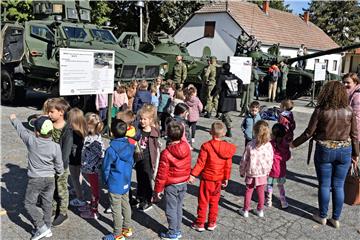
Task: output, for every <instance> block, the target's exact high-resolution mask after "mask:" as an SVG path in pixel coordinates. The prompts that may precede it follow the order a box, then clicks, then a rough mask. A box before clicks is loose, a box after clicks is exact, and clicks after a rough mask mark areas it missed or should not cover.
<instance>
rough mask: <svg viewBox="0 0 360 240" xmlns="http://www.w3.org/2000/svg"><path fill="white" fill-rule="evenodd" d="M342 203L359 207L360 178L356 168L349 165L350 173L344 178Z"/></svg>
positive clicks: (353, 165)
mask: <svg viewBox="0 0 360 240" xmlns="http://www.w3.org/2000/svg"><path fill="white" fill-rule="evenodd" d="M344 192H345V199H344V202H345V203H346V204H349V205H360V176H359V169H358V166H356V165H355V164H351V168H350V171H349V173H348V175H347V176H346V178H345V184H344Z"/></svg>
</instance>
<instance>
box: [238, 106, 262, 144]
mask: <svg viewBox="0 0 360 240" xmlns="http://www.w3.org/2000/svg"><path fill="white" fill-rule="evenodd" d="M260 120H261V116H260V103H259V102H258V101H253V102H251V103H250V106H249V111H248V112H247V113H246V114H245V117H244V120H243V122H242V123H241V130H242V131H243V133H244V137H245V147H246V145H247V144H248V143H249V142H250V141H251V140H253V139H254V132H253V128H254V126H255V123H257V122H258V121H260Z"/></svg>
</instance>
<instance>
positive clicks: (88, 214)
mask: <svg viewBox="0 0 360 240" xmlns="http://www.w3.org/2000/svg"><path fill="white" fill-rule="evenodd" d="M80 217H82V218H85V219H98V218H99V214H98V213H97V212H93V211H87V212H82V213H80Z"/></svg>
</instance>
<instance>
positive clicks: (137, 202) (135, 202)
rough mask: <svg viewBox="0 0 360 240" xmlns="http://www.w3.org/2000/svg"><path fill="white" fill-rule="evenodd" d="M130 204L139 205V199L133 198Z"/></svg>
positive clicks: (132, 205)
mask: <svg viewBox="0 0 360 240" xmlns="http://www.w3.org/2000/svg"><path fill="white" fill-rule="evenodd" d="M130 206H131V207H139V201H138V200H137V199H135V198H132V199H131V200H130Z"/></svg>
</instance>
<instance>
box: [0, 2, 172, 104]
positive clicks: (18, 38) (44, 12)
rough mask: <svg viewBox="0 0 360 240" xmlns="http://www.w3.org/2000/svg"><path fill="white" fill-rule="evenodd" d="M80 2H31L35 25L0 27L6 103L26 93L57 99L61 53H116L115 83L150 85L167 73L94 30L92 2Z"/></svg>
mask: <svg viewBox="0 0 360 240" xmlns="http://www.w3.org/2000/svg"><path fill="white" fill-rule="evenodd" d="M76 2H77V3H75V1H65V0H63V1H33V14H34V17H35V20H30V21H26V22H24V23H22V24H19V23H10V22H2V25H1V29H2V32H1V35H2V41H1V44H2V46H1V52H0V56H1V101H2V102H7V103H12V102H14V101H15V100H18V99H22V98H23V97H24V95H23V93H24V91H25V89H31V90H33V91H37V92H43V93H46V94H52V95H58V94H59V49H60V48H78V49H100V50H113V51H115V81H122V82H126V81H130V80H132V79H146V80H152V79H154V78H155V77H156V76H158V75H159V73H160V72H163V71H164V70H163V68H164V67H165V66H166V65H167V63H166V61H165V60H163V59H161V58H159V57H156V56H152V55H150V54H146V53H143V52H140V51H136V50H130V49H127V48H121V47H120V46H119V44H118V42H117V39H116V38H115V36H114V35H113V33H112V32H111V28H110V27H107V26H97V25H94V24H91V20H90V11H91V8H90V5H89V2H88V1H76ZM98 61H99V64H106V62H104V61H102V60H101V59H98Z"/></svg>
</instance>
